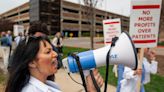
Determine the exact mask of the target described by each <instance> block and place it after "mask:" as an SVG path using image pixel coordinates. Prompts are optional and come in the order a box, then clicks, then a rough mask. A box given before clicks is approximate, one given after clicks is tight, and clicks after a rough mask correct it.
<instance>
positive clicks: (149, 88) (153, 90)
mask: <svg viewBox="0 0 164 92" xmlns="http://www.w3.org/2000/svg"><path fill="white" fill-rule="evenodd" d="M163 89H164V77H162V76H159V75H151V82H150V83H148V84H146V85H145V90H146V91H145V92H163V91H164V90H163Z"/></svg>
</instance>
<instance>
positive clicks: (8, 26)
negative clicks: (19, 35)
mask: <svg viewBox="0 0 164 92" xmlns="http://www.w3.org/2000/svg"><path fill="white" fill-rule="evenodd" d="M13 25H14V22H12V21H10V20H7V19H0V32H2V31H8V30H10V31H12V30H13Z"/></svg>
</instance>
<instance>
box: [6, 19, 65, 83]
mask: <svg viewBox="0 0 164 92" xmlns="http://www.w3.org/2000/svg"><path fill="white" fill-rule="evenodd" d="M28 35H29V36H35V37H47V38H48V35H49V30H48V28H47V25H46V23H42V22H41V21H33V22H32V23H31V25H30V28H29V31H28ZM51 45H52V44H51ZM52 47H53V50H54V51H55V52H56V53H58V51H57V49H56V47H55V46H53V45H52ZM12 58H13V57H11V59H10V61H9V65H8V71H9V72H10V73H11V72H12V70H14V69H15V67H14V66H13V62H12ZM57 61H58V69H59V68H60V67H61V66H62V65H61V62H62V59H61V56H60V55H58V56H57ZM54 78H55V76H54V74H52V75H51V76H49V77H48V79H49V80H54Z"/></svg>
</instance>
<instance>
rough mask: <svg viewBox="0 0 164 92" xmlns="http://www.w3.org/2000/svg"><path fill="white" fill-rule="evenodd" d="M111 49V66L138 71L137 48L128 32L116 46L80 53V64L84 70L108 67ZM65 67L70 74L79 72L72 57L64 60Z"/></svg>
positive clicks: (123, 33) (123, 34)
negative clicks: (107, 60)
mask: <svg viewBox="0 0 164 92" xmlns="http://www.w3.org/2000/svg"><path fill="white" fill-rule="evenodd" d="M110 49H111V51H110V54H109V61H110V62H109V64H110V65H114V64H116V65H118V64H122V65H124V66H127V67H130V68H131V69H136V68H137V65H138V60H137V51H136V49H135V46H134V44H133V42H132V40H131V38H130V36H129V35H128V33H126V32H122V33H121V35H120V36H119V38H118V40H117V41H116V42H115V46H114V47H113V48H111V46H110V45H108V46H105V47H102V48H99V49H96V50H89V51H85V52H81V53H78V54H77V56H78V57H79V62H80V64H81V67H82V69H83V70H90V69H91V68H96V67H101V66H105V65H106V56H107V53H108V51H109V50H110ZM62 63H63V67H64V69H66V70H67V71H68V72H72V73H76V72H78V71H79V69H78V66H77V62H76V59H75V58H73V57H72V56H71V55H70V56H68V57H67V58H65V59H63V60H62Z"/></svg>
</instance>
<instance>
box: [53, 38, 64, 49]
mask: <svg viewBox="0 0 164 92" xmlns="http://www.w3.org/2000/svg"><path fill="white" fill-rule="evenodd" d="M57 41H58V38H57V37H54V38H53V40H52V44H53V45H54V46H55V47H57ZM59 41H60V46H63V39H62V38H61V37H60V38H59Z"/></svg>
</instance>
